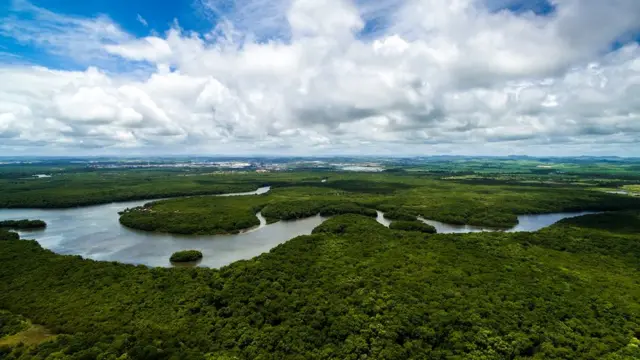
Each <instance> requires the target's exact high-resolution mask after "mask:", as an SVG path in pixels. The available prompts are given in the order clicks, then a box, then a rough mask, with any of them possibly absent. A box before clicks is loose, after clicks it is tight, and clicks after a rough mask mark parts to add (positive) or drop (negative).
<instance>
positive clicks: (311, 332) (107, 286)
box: [0, 159, 640, 360]
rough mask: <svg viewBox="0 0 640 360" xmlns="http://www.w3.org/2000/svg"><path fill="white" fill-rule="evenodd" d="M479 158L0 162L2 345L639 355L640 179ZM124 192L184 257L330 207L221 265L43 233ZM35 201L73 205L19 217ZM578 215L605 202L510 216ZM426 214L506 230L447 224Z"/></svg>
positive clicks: (260, 355)
mask: <svg viewBox="0 0 640 360" xmlns="http://www.w3.org/2000/svg"><path fill="white" fill-rule="evenodd" d="M483 161H485V162H488V163H491V164H492V165H493V168H500V169H501V170H500V171H495V172H490V171H489V172H487V171H481V172H480V171H477V170H475V169H473V168H469V167H463V165H461V164H460V163H459V162H456V161H452V162H451V163H450V164H449V165H447V166H448V167H445V166H444V165H442V164H441V163H437V164H432V165H430V164H429V163H424V164H420V165H416V164H413V165H407V164H405V163H402V162H397V163H390V164H387V165H386V168H388V169H389V171H384V172H378V173H360V172H346V171H337V170H332V169H329V170H327V169H325V168H322V169H319V170H310V169H309V168H308V167H305V168H303V169H296V168H291V169H288V170H285V171H272V172H256V171H220V172H211V171H210V169H200V168H196V169H192V168H187V169H175V168H170V167H167V168H161V169H153V170H150V169H120V168H118V169H112V168H109V169H95V168H82V167H81V166H78V165H77V164H75V163H74V164H73V165H71V164H63V165H60V164H59V163H56V164H42V165H39V166H34V165H29V166H25V167H23V168H20V167H19V166H16V165H12V166H5V167H4V168H3V167H2V166H0V206H2V207H4V208H5V209H3V210H0V221H7V222H6V223H4V224H6V225H5V226H4V227H3V228H0V247H1V249H2V250H1V251H0V261H1V263H2V264H3V266H2V267H0V280H1V281H0V358H2V359H354V360H355V359H427V358H428V359H443V360H444V359H612V360H614V359H615V360H618V359H637V358H640V348H639V345H640V340H639V339H640V268H639V267H638V264H639V262H638V259H639V258H640V197H637V196H634V195H635V194H634V193H633V189H635V188H634V187H635V186H638V184H640V174H635V173H634V172H632V171H630V172H626V169H628V166H627V164H626V163H625V164H619V165H618V167H619V168H620V172H618V173H616V172H615V171H611V168H612V167H614V168H615V166H616V164H611V163H610V162H609V163H606V169H607V171H606V172H605V171H602V170H599V169H600V168H599V167H598V166H604V165H599V163H589V165H588V171H587V170H584V171H578V170H575V171H574V170H571V171H568V170H566V169H568V168H570V167H572V166H576V168H580V164H578V165H575V163H570V164H568V165H564V166H565V167H564V169H565V171H562V172H558V173H556V172H546V173H544V174H541V173H540V172H539V171H538V170H539V169H540V168H539V167H538V166H539V164H535V163H534V164H530V163H529V162H527V163H520V165H519V167H518V168H517V170H514V167H515V165H513V163H512V162H510V161H502V160H491V159H488V160H483ZM545 164H547V163H545ZM436 165H437V166H436ZM507 165H508V166H507ZM430 166H431V167H430ZM545 166H546V165H545ZM558 166H559V165H558ZM585 166H586V165H585ZM526 169H529V170H530V171H527V170H526ZM599 171H600V172H599ZM42 173H46V174H49V173H51V174H52V177H50V178H38V179H33V178H28V177H29V176H30V174H42ZM265 186H268V187H269V190H268V191H266V192H263V193H257V192H256V193H252V194H250V195H247V194H246V193H250V192H252V191H255V190H256V189H258V188H261V187H265ZM622 190H624V191H625V192H626V193H621V191H622ZM228 193H239V194H237V195H238V196H219V195H221V194H228ZM83 194H84V195H83ZM125 200H141V201H144V202H143V203H141V204H138V203H136V204H134V205H135V206H134V205H132V206H130V207H129V206H125V207H123V208H122V210H118V209H117V208H116V206H115V205H113V212H114V214H113V216H114V219H115V221H114V223H113V224H112V226H116V227H122V229H123V230H122V231H126V232H132V233H133V232H135V233H141V234H143V236H147V235H144V234H166V235H163V236H175V242H176V243H180V241H184V242H185V245H184V247H183V249H182V250H185V251H186V252H183V253H181V254H184V255H189V256H187V257H185V259H186V258H188V260H191V259H192V258H199V257H202V253H199V251H198V249H197V246H198V244H199V243H202V242H208V241H216V242H223V244H222V245H221V246H232V245H233V244H230V243H226V245H225V243H224V242H230V241H236V239H240V238H239V236H243V233H245V232H255V233H260V232H261V231H265V230H264V229H267V228H268V226H270V225H269V224H279V223H287V222H291V223H292V224H295V223H296V221H299V220H300V219H306V218H309V217H314V216H320V217H321V219H322V220H321V221H319V222H318V224H317V225H315V226H314V227H313V228H312V229H309V231H308V232H306V234H305V235H301V236H296V237H294V238H292V239H283V241H282V242H279V243H278V244H277V245H276V246H275V247H273V248H271V249H269V250H267V251H266V252H264V253H262V254H259V255H257V256H254V257H251V258H246V259H242V260H238V261H233V262H231V263H230V264H228V265H225V266H222V267H218V268H210V267H206V266H203V265H200V266H194V267H171V265H167V266H148V265H143V264H135V263H124V262H119V261H100V260H99V256H98V255H95V254H98V252H97V250H96V252H94V253H90V254H88V255H86V256H79V255H78V254H77V253H74V252H73V250H69V251H67V252H66V253H58V252H57V251H53V250H56V249H57V248H55V247H54V246H52V245H51V243H49V242H48V241H49V240H48V238H47V237H46V231H50V230H49V229H50V228H52V227H53V228H55V227H56V226H58V227H60V226H61V225H60V224H57V223H56V222H60V221H63V220H64V219H66V218H65V216H68V215H65V214H71V213H70V212H69V211H70V208H72V207H73V208H75V207H81V208H80V209H86V210H85V211H86V212H91V211H93V210H91V209H95V205H97V204H106V205H104V206H107V205H108V204H109V203H111V202H118V201H125ZM88 205H93V206H88ZM85 206H88V207H86V208H85ZM108 206H112V205H108ZM32 208H44V209H47V210H42V212H41V214H42V216H43V217H44V216H49V215H47V214H50V213H51V212H52V211H53V212H57V211H60V212H61V213H60V214H61V215H60V216H59V217H52V218H51V219H53V220H49V218H47V219H46V228H45V229H44V230H42V228H41V229H29V228H28V227H30V226H27V224H41V223H40V222H37V223H36V222H33V220H37V219H35V218H34V217H32V216H31V215H29V217H28V218H29V219H33V220H31V221H30V222H29V223H27V222H23V223H22V224H24V226H22V227H21V226H17V225H16V224H18V223H19V221H20V220H23V219H26V218H27V217H26V216H24V215H25V214H26V212H29V211H31V210H29V209H32ZM107 209H109V208H107ZM579 211H588V212H591V213H590V214H587V215H582V216H574V217H570V216H566V217H564V218H563V219H562V220H560V221H558V222H555V223H554V224H552V225H551V226H548V227H544V228H541V229H539V230H537V231H526V232H508V231H506V230H509V229H511V228H513V227H514V226H515V225H517V224H518V222H519V219H521V216H522V215H535V214H551V213H561V212H579ZM118 212H119V213H118ZM381 216H382V217H383V218H386V219H387V221H386V222H384V221H380V219H379V218H380V217H381ZM421 219H422V220H424V219H429V220H433V221H438V222H442V223H447V224H452V225H475V226H483V227H487V228H490V229H492V231H485V232H474V233H458V234H453V233H437V232H436V229H435V228H434V227H433V226H431V225H428V224H426V223H424V222H423V221H422V220H421ZM66 221H67V222H68V221H70V220H69V219H67V220H66ZM43 223H44V222H43ZM384 224H387V225H388V226H385V225H384ZM34 227H35V225H34ZM15 231H18V232H15ZM64 231H76V230H74V229H66V230H64ZM77 231H80V229H78V230H77ZM42 232H44V233H42ZM234 233H235V234H238V235H237V237H225V236H226V235H225V234H234ZM43 234H44V235H43ZM171 234H174V235H171ZM203 235H208V236H214V237H206V236H205V237H203ZM148 236H150V238H149V239H150V240H149V242H148V243H146V244H147V245H146V246H147V247H154V246H157V247H162V246H164V243H163V242H160V241H159V242H157V245H154V243H153V241H154V239H155V237H153V236H155V235H148ZM215 236H221V237H215ZM32 238H36V239H38V241H35V240H30V239H32ZM80 239H82V241H85V242H91V236H90V235H83V236H82V237H80ZM187 243H188V245H187ZM101 246H108V243H105V244H104V245H101ZM194 246H195V247H194ZM253 246H256V245H255V244H254V245H253ZM50 248H51V249H53V250H51V249H50ZM100 251H103V250H100ZM167 251H168V254H167V256H166V260H167V261H168V260H169V255H171V254H172V253H173V251H169V250H167ZM212 255H213V256H220V254H205V259H207V258H208V257H210V256H212Z"/></svg>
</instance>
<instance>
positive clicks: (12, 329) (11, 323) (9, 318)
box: [0, 310, 29, 338]
mask: <svg viewBox="0 0 640 360" xmlns="http://www.w3.org/2000/svg"><path fill="white" fill-rule="evenodd" d="M28 327H29V322H28V321H27V320H26V319H25V318H23V317H22V316H20V315H16V314H12V313H10V312H8V311H6V310H0V338H2V337H5V336H7V335H13V334H17V333H19V332H20V331H22V330H25V329H27V328H28Z"/></svg>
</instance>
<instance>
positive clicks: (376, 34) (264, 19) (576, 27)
mask: <svg viewBox="0 0 640 360" xmlns="http://www.w3.org/2000/svg"><path fill="white" fill-rule="evenodd" d="M170 154H176V155H179V154H194V155H197V154H208V155H288V156H290V155H296V156H304V155H308V156H313V155H396V156H398V155H399V156H402V155H407V156H414V155H441V154H450V155H533V156H579V155H618V156H640V1H638V0H609V1H602V0H375V1H374V0H187V1H177V0H176V1H162V2H158V1H157V0H153V1H152V0H126V1H125V0H111V1H106V0H82V1H80V0H64V1H63V0H32V1H27V0H4V1H0V155H4V156H13V155H72V156H80V155H170Z"/></svg>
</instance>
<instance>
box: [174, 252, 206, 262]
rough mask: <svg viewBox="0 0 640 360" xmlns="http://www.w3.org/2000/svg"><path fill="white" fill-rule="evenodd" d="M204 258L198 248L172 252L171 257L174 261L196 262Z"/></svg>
mask: <svg viewBox="0 0 640 360" xmlns="http://www.w3.org/2000/svg"><path fill="white" fill-rule="evenodd" d="M200 259H202V253H201V252H200V251H198V250H182V251H176V252H174V253H173V254H171V258H170V259H169V260H170V261H171V262H174V263H184V262H194V261H198V260H200Z"/></svg>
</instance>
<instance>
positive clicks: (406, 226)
mask: <svg viewBox="0 0 640 360" xmlns="http://www.w3.org/2000/svg"><path fill="white" fill-rule="evenodd" d="M389 228H390V229H391V230H403V231H418V232H423V233H427V234H435V233H436V232H437V231H436V228H435V227H433V226H431V225H429V224H425V223H423V222H420V221H417V220H413V221H404V220H399V221H394V222H392V223H391V224H390V225H389Z"/></svg>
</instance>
